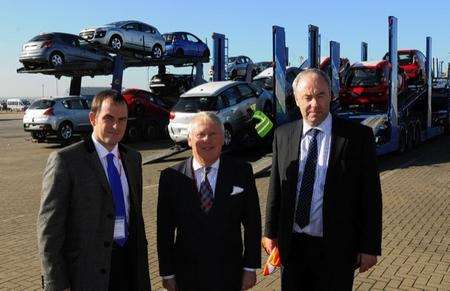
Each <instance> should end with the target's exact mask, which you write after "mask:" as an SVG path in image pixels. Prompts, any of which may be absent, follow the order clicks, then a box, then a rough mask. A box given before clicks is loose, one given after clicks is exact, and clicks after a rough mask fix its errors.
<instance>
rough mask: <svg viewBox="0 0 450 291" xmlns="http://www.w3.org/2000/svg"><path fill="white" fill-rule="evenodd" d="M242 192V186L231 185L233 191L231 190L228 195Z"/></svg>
mask: <svg viewBox="0 0 450 291" xmlns="http://www.w3.org/2000/svg"><path fill="white" fill-rule="evenodd" d="M242 192H244V188H241V187H238V186H233V192H231V194H230V195H236V194H239V193H242Z"/></svg>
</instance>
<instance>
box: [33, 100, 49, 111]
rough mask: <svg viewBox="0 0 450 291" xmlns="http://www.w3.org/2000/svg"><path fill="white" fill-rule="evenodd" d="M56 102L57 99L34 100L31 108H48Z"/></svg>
mask: <svg viewBox="0 0 450 291" xmlns="http://www.w3.org/2000/svg"><path fill="white" fill-rule="evenodd" d="M54 104H55V101H53V100H36V101H34V102H33V103H32V104H31V106H30V109H47V108H50V107H52V106H53V105H54Z"/></svg>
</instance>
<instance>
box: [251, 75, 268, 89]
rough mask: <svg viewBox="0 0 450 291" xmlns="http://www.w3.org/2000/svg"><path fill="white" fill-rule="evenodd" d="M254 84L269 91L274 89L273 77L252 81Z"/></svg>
mask: <svg viewBox="0 0 450 291" xmlns="http://www.w3.org/2000/svg"><path fill="white" fill-rule="evenodd" d="M252 84H254V85H255V86H257V87H258V88H262V89H266V90H269V91H272V90H273V80H272V78H261V79H256V80H253V81H252Z"/></svg>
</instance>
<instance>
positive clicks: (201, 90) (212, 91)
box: [180, 81, 246, 98]
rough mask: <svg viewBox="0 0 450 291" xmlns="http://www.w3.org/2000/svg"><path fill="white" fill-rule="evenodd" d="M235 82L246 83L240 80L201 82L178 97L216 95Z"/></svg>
mask: <svg viewBox="0 0 450 291" xmlns="http://www.w3.org/2000/svg"><path fill="white" fill-rule="evenodd" d="M237 84H246V83H245V82H241V81H217V82H209V83H205V84H201V85H199V86H197V87H194V88H192V89H191V90H189V91H187V92H185V93H184V94H182V95H181V96H180V97H181V98H184V97H197V96H202V97H207V96H217V95H219V94H220V93H222V92H223V91H224V90H226V89H228V88H230V87H232V86H234V85H237Z"/></svg>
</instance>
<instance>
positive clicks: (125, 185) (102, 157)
mask: <svg viewBox="0 0 450 291" xmlns="http://www.w3.org/2000/svg"><path fill="white" fill-rule="evenodd" d="M92 141H93V142H94V146H95V150H96V151H97V154H98V157H99V159H100V162H101V163H102V166H103V170H104V171H105V175H106V178H107V179H108V181H109V177H108V160H107V158H106V156H107V155H108V154H109V153H112V154H113V155H114V159H113V161H114V165H115V166H116V168H117V171H118V172H119V175H120V182H121V183H122V190H123V200H124V201H125V211H126V214H127V223H129V218H130V198H129V194H130V189H129V188H128V180H127V175H126V174H125V170H124V168H123V165H122V161H121V160H120V155H119V150H118V146H117V145H116V146H115V147H114V148H113V149H112V151H108V150H107V149H106V148H105V147H104V146H103V145H102V144H101V143H100V142H98V141H97V140H96V139H95V137H94V135H93V134H92ZM115 235H116V234H115Z"/></svg>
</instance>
